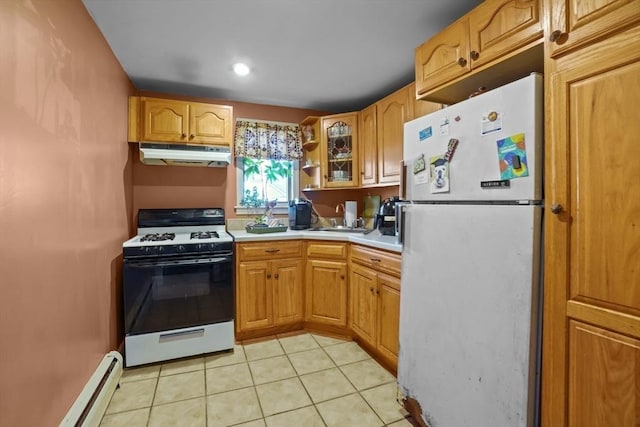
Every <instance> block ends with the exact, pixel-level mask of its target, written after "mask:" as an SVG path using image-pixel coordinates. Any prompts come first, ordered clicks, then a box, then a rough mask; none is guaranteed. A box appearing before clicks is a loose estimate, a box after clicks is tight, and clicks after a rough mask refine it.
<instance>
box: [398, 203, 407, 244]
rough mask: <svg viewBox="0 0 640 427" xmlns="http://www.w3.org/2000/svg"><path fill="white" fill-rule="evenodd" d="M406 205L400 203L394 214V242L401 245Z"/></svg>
mask: <svg viewBox="0 0 640 427" xmlns="http://www.w3.org/2000/svg"><path fill="white" fill-rule="evenodd" d="M406 206H407V205H406V204H404V203H401V204H400V205H399V206H398V207H397V209H398V210H397V212H396V242H398V243H400V244H403V243H404V219H405V215H406V212H405V207H406Z"/></svg>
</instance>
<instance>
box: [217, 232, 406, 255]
mask: <svg viewBox="0 0 640 427" xmlns="http://www.w3.org/2000/svg"><path fill="white" fill-rule="evenodd" d="M227 233H229V234H231V235H232V236H233V237H234V238H235V241H236V242H259V241H262V240H289V239H303V240H338V241H342V242H351V243H358V244H361V245H366V246H371V247H373V248H378V249H385V250H387V251H391V252H396V253H400V252H402V244H399V243H396V236H385V235H382V234H380V231H378V230H374V231H372V232H371V233H369V234H365V235H363V234H361V233H345V232H339V231H309V230H287V231H282V232H277V233H264V234H255V233H247V232H246V231H245V230H227Z"/></svg>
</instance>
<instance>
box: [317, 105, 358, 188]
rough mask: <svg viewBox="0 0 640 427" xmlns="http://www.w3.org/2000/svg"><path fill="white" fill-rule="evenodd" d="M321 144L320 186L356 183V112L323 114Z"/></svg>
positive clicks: (328, 186) (353, 184)
mask: <svg viewBox="0 0 640 427" xmlns="http://www.w3.org/2000/svg"><path fill="white" fill-rule="evenodd" d="M320 148H321V151H320V166H321V169H322V187H323V188H333V187H357V186H358V185H359V182H358V177H359V170H358V113H357V112H356V113H345V114H335V115H332V116H325V117H323V118H322V139H321V147H320Z"/></svg>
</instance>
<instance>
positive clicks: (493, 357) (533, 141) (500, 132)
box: [398, 74, 543, 427]
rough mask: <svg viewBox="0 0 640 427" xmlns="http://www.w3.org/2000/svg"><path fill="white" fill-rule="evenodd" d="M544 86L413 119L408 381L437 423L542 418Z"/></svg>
mask: <svg viewBox="0 0 640 427" xmlns="http://www.w3.org/2000/svg"><path fill="white" fill-rule="evenodd" d="M542 84H543V78H542V76H541V75H539V74H532V75H530V76H528V77H525V78H523V79H521V80H518V81H515V82H513V83H510V84H508V85H505V86H503V87H500V88H497V89H494V90H492V91H489V92H486V93H484V94H482V95H479V96H476V97H474V98H470V99H468V100H465V101H463V102H460V103H458V104H455V105H452V106H449V107H447V108H445V109H442V110H439V111H437V112H434V113H432V114H429V115H426V116H424V117H420V118H418V119H415V120H413V121H410V122H407V123H406V124H405V127H404V147H403V149H404V152H403V161H404V165H405V176H404V191H401V192H403V193H404V194H403V196H404V198H405V200H407V204H405V205H403V206H402V208H401V213H400V219H401V221H399V222H400V237H401V240H402V243H403V249H402V282H401V289H402V291H401V296H400V338H399V339H400V349H399V361H398V385H399V387H400V390H401V392H402V393H403V394H404V396H405V397H408V398H413V399H415V400H416V401H417V402H418V403H419V404H420V407H421V411H422V414H421V415H422V417H423V419H424V420H425V421H426V422H427V424H428V425H429V426H431V427H463V426H491V427H516V426H527V427H531V426H535V425H537V424H538V423H539V420H538V395H539V391H538V388H539V387H538V384H539V359H540V356H539V354H540V351H539V350H540V343H539V340H540V336H539V335H540V319H541V315H540V308H541V303H540V301H541V293H542V284H541V278H542V273H541V263H540V259H541V236H542V232H541V231H542V166H543V157H542V155H543V152H542V150H543V88H542Z"/></svg>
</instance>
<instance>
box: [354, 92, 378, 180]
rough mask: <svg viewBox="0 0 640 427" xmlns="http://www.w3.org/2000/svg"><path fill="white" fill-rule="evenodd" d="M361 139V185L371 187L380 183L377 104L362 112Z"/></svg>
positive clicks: (359, 142)
mask: <svg viewBox="0 0 640 427" xmlns="http://www.w3.org/2000/svg"><path fill="white" fill-rule="evenodd" d="M359 130H360V139H359V140H358V145H359V146H360V184H361V185H371V184H377V183H378V173H377V169H378V157H377V152H378V129H377V117H376V104H373V105H371V106H369V107H367V108H365V109H364V110H362V111H360V121H359Z"/></svg>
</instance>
